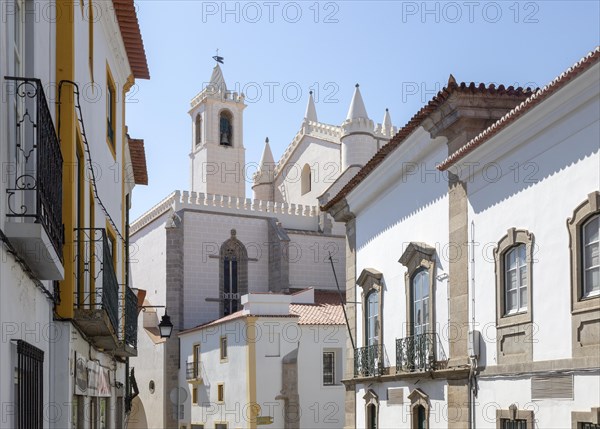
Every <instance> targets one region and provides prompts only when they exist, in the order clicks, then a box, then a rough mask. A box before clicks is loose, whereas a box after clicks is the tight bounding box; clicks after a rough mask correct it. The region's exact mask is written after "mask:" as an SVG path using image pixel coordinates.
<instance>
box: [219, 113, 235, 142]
mask: <svg viewBox="0 0 600 429" xmlns="http://www.w3.org/2000/svg"><path fill="white" fill-rule="evenodd" d="M232 122H233V116H232V115H231V113H230V112H229V111H227V110H223V111H222V112H221V114H220V115H219V132H220V137H219V143H220V144H221V146H233V141H232V135H233V125H232Z"/></svg>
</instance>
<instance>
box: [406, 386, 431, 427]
mask: <svg viewBox="0 0 600 429" xmlns="http://www.w3.org/2000/svg"><path fill="white" fill-rule="evenodd" d="M408 399H410V427H411V428H418V427H419V421H418V418H419V415H418V414H417V413H415V410H416V409H417V407H418V406H422V407H423V408H425V429H429V415H430V411H431V403H430V402H429V396H428V395H427V394H426V393H425V392H424V391H422V390H421V389H418V388H417V389H414V390H413V391H412V392H411V393H410V394H409V395H408Z"/></svg>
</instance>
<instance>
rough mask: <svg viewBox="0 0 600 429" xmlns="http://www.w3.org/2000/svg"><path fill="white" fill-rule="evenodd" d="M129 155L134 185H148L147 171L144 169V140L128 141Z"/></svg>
mask: <svg viewBox="0 0 600 429" xmlns="http://www.w3.org/2000/svg"><path fill="white" fill-rule="evenodd" d="M129 154H130V155H131V166H132V168H133V179H134V181H135V184H136V185H147V184H148V169H147V167H146V151H145V149H144V140H142V139H132V138H130V139H129Z"/></svg>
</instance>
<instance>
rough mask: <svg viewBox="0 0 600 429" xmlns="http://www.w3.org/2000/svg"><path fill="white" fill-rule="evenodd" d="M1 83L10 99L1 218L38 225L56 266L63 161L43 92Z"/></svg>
mask: <svg viewBox="0 0 600 429" xmlns="http://www.w3.org/2000/svg"><path fill="white" fill-rule="evenodd" d="M5 79H6V80H7V81H8V82H10V83H9V85H11V84H14V87H9V88H7V89H6V93H7V94H10V97H11V98H9V100H8V101H9V104H8V105H7V108H8V110H9V118H10V122H9V142H10V144H9V152H8V153H9V156H10V158H9V163H8V164H7V168H6V173H7V178H6V179H7V180H8V181H9V182H8V183H9V185H8V187H7V190H6V192H7V213H6V216H7V217H9V218H13V219H15V222H21V223H24V224H26V223H32V224H40V225H41V226H42V227H43V229H44V231H45V233H46V235H47V237H48V241H49V242H50V244H51V246H52V248H53V252H52V253H55V254H56V255H57V256H58V258H59V260H60V261H59V262H62V251H63V241H64V229H63V224H62V174H63V173H62V171H63V170H62V169H63V159H62V155H61V151H60V144H59V141H58V137H57V134H56V131H55V129H54V123H53V121H52V116H51V115H50V109H49V108H48V103H47V101H46V96H45V94H44V89H43V88H42V83H41V81H40V80H39V79H32V78H21V77H6V78H5ZM21 234H22V232H21ZM26 235H27V234H26ZM38 259H39V258H38ZM34 268H35V267H34ZM41 271H42V272H43V271H44V270H43V267H42V268H41ZM46 273H48V271H46ZM50 273H51V272H50ZM51 275H52V274H51ZM61 278H62V277H61ZM48 279H49V280H53V279H52V278H48ZM55 280H56V279H55Z"/></svg>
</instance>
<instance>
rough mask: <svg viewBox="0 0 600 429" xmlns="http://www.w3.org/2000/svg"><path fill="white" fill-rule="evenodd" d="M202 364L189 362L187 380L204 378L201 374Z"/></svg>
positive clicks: (186, 373)
mask: <svg viewBox="0 0 600 429" xmlns="http://www.w3.org/2000/svg"><path fill="white" fill-rule="evenodd" d="M200 369H201V364H200V362H197V361H196V362H187V367H186V371H185V378H186V380H188V381H194V380H199V379H201V378H202V374H201V372H200Z"/></svg>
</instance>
